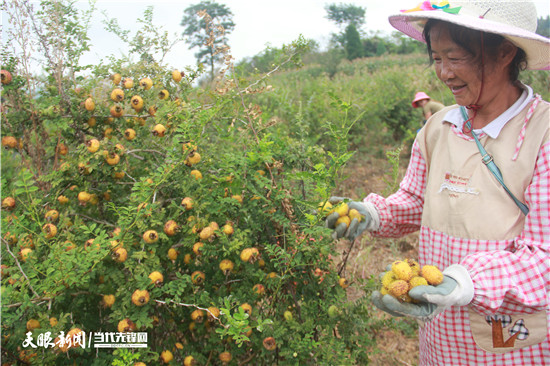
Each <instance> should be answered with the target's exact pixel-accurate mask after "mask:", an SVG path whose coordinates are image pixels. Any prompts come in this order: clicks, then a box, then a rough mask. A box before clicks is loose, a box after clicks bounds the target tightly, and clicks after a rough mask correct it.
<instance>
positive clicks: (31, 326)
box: [27, 319, 40, 332]
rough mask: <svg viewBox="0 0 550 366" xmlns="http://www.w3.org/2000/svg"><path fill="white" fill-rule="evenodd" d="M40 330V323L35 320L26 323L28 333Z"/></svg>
mask: <svg viewBox="0 0 550 366" xmlns="http://www.w3.org/2000/svg"><path fill="white" fill-rule="evenodd" d="M38 328H40V322H39V321H38V320H36V319H29V320H28V321H27V330H28V331H29V332H32V331H33V330H35V329H38Z"/></svg>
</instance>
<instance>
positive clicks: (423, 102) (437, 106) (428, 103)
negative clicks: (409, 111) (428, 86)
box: [412, 92, 445, 125]
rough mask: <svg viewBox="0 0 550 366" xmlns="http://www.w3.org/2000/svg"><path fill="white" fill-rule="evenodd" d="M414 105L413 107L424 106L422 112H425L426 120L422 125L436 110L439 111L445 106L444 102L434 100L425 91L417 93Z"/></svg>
mask: <svg viewBox="0 0 550 366" xmlns="http://www.w3.org/2000/svg"><path fill="white" fill-rule="evenodd" d="M412 106H413V108H419V107H420V108H422V113H424V122H423V123H422V125H424V124H425V123H426V121H427V120H428V119H429V118H430V117H431V116H432V115H433V114H434V113H435V112H439V111H440V110H442V109H443V108H445V106H444V105H443V104H442V103H440V102H436V101H435V100H432V98H430V96H429V95H428V94H426V93H424V92H418V93H416V95H415V96H414V100H413V101H412Z"/></svg>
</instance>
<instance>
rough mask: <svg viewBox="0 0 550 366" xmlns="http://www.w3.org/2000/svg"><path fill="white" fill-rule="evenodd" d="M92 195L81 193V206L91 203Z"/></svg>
mask: <svg viewBox="0 0 550 366" xmlns="http://www.w3.org/2000/svg"><path fill="white" fill-rule="evenodd" d="M90 197H91V195H90V194H89V193H88V192H80V193H78V201H79V202H80V204H86V202H88V201H90Z"/></svg>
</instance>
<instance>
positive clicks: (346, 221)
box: [335, 216, 351, 227]
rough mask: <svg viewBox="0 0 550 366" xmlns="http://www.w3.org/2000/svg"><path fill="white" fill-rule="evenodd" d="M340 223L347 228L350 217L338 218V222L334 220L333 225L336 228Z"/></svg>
mask: <svg viewBox="0 0 550 366" xmlns="http://www.w3.org/2000/svg"><path fill="white" fill-rule="evenodd" d="M341 223H344V224H346V226H347V227H349V224H350V223H351V220H350V217H349V216H340V217H339V218H338V220H336V223H335V225H336V226H338V225H340V224H341Z"/></svg>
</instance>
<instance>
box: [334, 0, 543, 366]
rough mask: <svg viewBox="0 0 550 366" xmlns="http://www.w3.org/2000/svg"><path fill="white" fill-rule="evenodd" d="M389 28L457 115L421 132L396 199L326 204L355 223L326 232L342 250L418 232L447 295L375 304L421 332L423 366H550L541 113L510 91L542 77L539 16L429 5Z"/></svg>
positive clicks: (488, 1) (520, 91) (421, 294)
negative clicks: (346, 243)
mask: <svg viewBox="0 0 550 366" xmlns="http://www.w3.org/2000/svg"><path fill="white" fill-rule="evenodd" d="M389 21H390V23H391V24H392V26H394V27H395V28H396V29H398V30H399V31H401V32H403V33H405V34H406V35H408V36H410V37H413V38H414V39H417V40H420V41H423V42H425V43H426V44H427V49H428V55H429V58H430V61H431V62H432V64H433V65H434V67H435V72H436V75H437V77H438V78H439V80H440V81H441V82H442V83H444V85H446V86H447V87H448V88H449V89H450V91H451V92H452V93H453V96H454V98H455V101H456V105H453V106H448V107H445V108H444V109H443V110H441V111H440V112H439V113H436V114H435V115H433V116H432V118H430V119H429V120H428V121H427V123H426V125H425V126H424V128H422V130H421V131H420V132H419V133H418V135H417V136H416V139H415V141H414V143H413V146H412V152H411V159H410V162H409V165H408V168H407V171H406V173H405V176H404V178H403V180H402V182H401V184H400V187H399V189H398V191H397V192H395V193H394V194H392V195H390V196H389V197H386V198H384V197H382V196H380V195H377V194H374V193H371V194H369V195H368V196H367V197H366V198H364V199H363V200H362V201H352V200H350V199H344V198H342V197H332V198H331V199H330V202H331V203H333V204H337V203H338V202H340V201H347V202H348V206H349V208H350V209H351V208H355V209H357V210H358V211H360V213H361V214H362V216H363V219H362V220H361V221H359V220H357V219H354V220H352V222H351V223H350V224H349V226H347V225H346V224H345V223H343V224H339V225H338V226H336V219H337V217H336V216H335V214H331V215H329V216H328V217H327V219H326V225H327V226H328V227H329V228H331V229H333V230H334V231H333V235H334V236H335V237H337V238H342V237H346V238H348V239H349V240H355V238H357V237H358V236H359V235H361V234H362V233H363V232H364V231H370V232H371V233H372V235H376V236H383V237H400V236H404V235H407V234H410V233H413V232H415V231H419V248H418V252H419V258H418V261H419V262H420V265H422V266H423V265H426V264H431V265H436V266H437V267H439V268H441V269H442V270H443V282H442V283H441V284H439V285H436V286H430V285H424V286H417V287H415V288H413V289H411V290H410V291H409V293H408V295H409V296H410V298H411V299H413V301H412V302H401V301H399V300H397V299H396V298H394V297H393V296H391V295H389V294H386V295H382V293H381V292H378V291H375V292H374V293H373V294H372V301H373V304H374V305H375V306H376V307H378V308H379V309H381V310H383V311H385V312H387V313H388V314H390V315H392V316H409V317H412V318H415V319H417V320H418V321H419V324H420V328H419V331H418V337H419V364H420V365H437V366H439V365H550V333H549V329H550V327H549V324H550V304H549V302H550V254H549V253H550V138H549V135H550V104H549V103H548V102H546V101H544V100H542V98H541V97H540V95H537V94H536V93H534V91H533V90H532V88H531V87H529V86H528V85H525V84H523V83H521V82H520V81H519V80H518V75H519V73H520V71H522V70H524V69H525V68H527V69H539V70H540V69H542V70H549V69H550V39H548V38H545V37H542V36H540V35H538V34H536V33H535V30H536V27H537V14H536V9H535V6H534V4H533V2H532V1H527V0H526V1H514V2H512V1H496V0H475V1H474V0H469V1H468V0H466V1H460V2H459V1H456V2H455V1H449V2H446V1H445V2H440V3H430V2H429V1H425V2H423V3H421V4H420V5H419V6H418V7H416V8H414V9H411V10H408V11H403V12H402V13H400V14H398V15H395V16H391V17H390V18H389ZM336 215H338V214H337V213H336Z"/></svg>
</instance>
